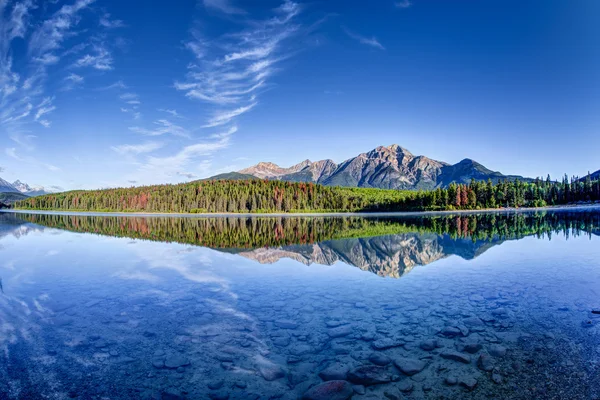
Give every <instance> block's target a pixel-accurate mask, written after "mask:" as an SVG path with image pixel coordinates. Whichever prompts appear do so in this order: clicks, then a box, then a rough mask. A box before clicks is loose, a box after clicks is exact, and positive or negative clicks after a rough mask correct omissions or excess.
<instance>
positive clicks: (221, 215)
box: [0, 203, 600, 218]
mask: <svg viewBox="0 0 600 400" xmlns="http://www.w3.org/2000/svg"><path fill="white" fill-rule="evenodd" d="M588 209H598V210H600V204H599V203H591V204H573V205H561V206H547V207H537V208H536V207H524V208H488V209H481V210H452V211H380V212H379V211H375V212H368V211H361V212H326V213H325V212H324V213H309V212H307V213H196V214H194V213H153V212H118V211H111V212H100V211H52V210H23V209H10V208H9V209H0V213H17V214H42V215H76V216H97V217H118V216H121V217H181V218H225V217H227V218H248V217H256V218H268V217H311V218H312V217H353V216H356V217H384V216H398V217H402V216H412V215H416V216H418V215H448V214H493V213H499V214H502V213H528V212H537V211H580V210H588Z"/></svg>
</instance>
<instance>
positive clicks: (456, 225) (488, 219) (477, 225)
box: [0, 210, 600, 278]
mask: <svg viewBox="0 0 600 400" xmlns="http://www.w3.org/2000/svg"><path fill="white" fill-rule="evenodd" d="M0 218H2V222H3V225H4V226H5V227H6V226H9V227H11V229H12V232H13V233H14V232H16V234H19V235H22V234H24V233H25V232H26V231H27V230H28V229H39V228H35V227H33V226H32V227H27V226H26V223H34V224H37V225H41V226H46V227H51V228H59V229H64V230H69V231H74V232H85V233H94V234H99V235H107V236H114V237H128V238H133V239H144V240H152V241H162V242H176V243H181V244H191V245H196V246H203V247H208V248H212V249H215V250H219V251H222V252H227V253H232V254H238V255H240V256H243V257H245V258H248V259H251V260H254V261H257V262H259V263H261V264H270V263H275V262H277V261H279V260H281V259H282V258H288V259H292V260H295V261H298V262H301V263H303V264H305V265H311V264H313V263H316V264H322V265H332V264H334V263H336V262H338V261H341V262H343V263H345V264H349V265H352V266H355V267H358V268H360V269H362V270H365V271H369V272H372V273H374V274H377V275H379V276H386V277H394V278H399V277H401V276H402V275H404V274H406V273H407V272H409V271H410V270H412V269H413V268H414V267H415V266H418V265H427V264H430V263H432V262H434V261H437V260H440V259H442V258H445V257H448V256H451V255H457V256H460V257H462V258H463V259H466V260H471V259H473V258H475V257H477V256H479V255H481V254H483V253H484V252H485V251H487V250H488V249H490V248H492V247H494V246H496V245H500V244H502V243H503V242H505V241H509V240H518V239H521V238H524V237H527V236H537V237H538V238H548V239H550V238H551V237H552V235H564V236H566V237H569V236H579V235H588V236H591V235H600V215H599V214H598V213H594V212H591V211H586V210H578V211H563V212H546V211H543V212H527V213H490V214H469V215H467V214H456V215H451V214H440V215H429V216H423V215H418V216H402V217H395V216H384V217H381V216H377V217H357V216H351V217H325V216H324V217H295V216H293V217H292V216H290V217H281V216H278V217H216V218H181V217H138V216H91V215H59V214H27V213H19V214H3V215H1V216H0ZM5 231H6V229H5ZM9 231H10V230H9ZM2 234H3V233H2V232H0V235H2ZM4 234H6V232H4Z"/></svg>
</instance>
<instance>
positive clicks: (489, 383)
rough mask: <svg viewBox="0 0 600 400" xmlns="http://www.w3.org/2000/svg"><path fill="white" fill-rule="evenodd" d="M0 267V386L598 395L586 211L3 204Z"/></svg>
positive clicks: (289, 395)
mask: <svg viewBox="0 0 600 400" xmlns="http://www.w3.org/2000/svg"><path fill="white" fill-rule="evenodd" d="M89 233H93V234H89ZM0 278H1V279H2V280H1V284H2V292H1V293H0V350H1V353H0V358H1V361H0V398H9V399H13V398H14V399H37V398H50V399H62V398H82V399H88V398H90V399H96V398H97V399H121V398H122V399H129V398H148V399H152V398H156V399H177V398H189V399H204V398H213V399H215V398H230V399H259V398H260V399H275V398H281V399H297V398H301V397H302V396H303V395H304V396H307V397H306V398H332V399H338V398H339V399H344V398H349V396H353V397H352V398H354V399H375V398H391V399H394V398H414V399H421V398H431V399H454V398H456V399H462V398H473V399H486V398H492V399H512V398H514V399H596V398H598V396H600V370H599V362H600V340H599V333H600V315H598V314H594V313H592V311H593V310H599V309H600V214H599V213H597V212H594V211H586V212H570V213H560V212H556V213H543V214H518V215H514V214H508V215H505V214H496V215H493V216H482V215H480V216H467V215H461V216H451V217H442V216H437V217H431V218H430V217H410V218H408V217H401V218H393V217H378V218H373V219H364V218H358V217H356V218H345V219H344V218H288V219H285V218H268V219H251V218H242V219H235V218H221V219H191V218H185V219H182V218H142V217H92V216H44V215H30V214H9V213H0ZM332 379H335V380H345V381H347V382H349V383H340V382H333V383H331V381H330V380H332ZM326 381H329V382H330V383H329V384H327V383H324V382H326ZM317 385H321V386H317ZM327 385H328V386H327ZM351 385H353V386H351ZM315 387H317V389H320V390H325V389H330V390H334V391H335V390H337V393H336V394H335V396H337V397H335V396H332V395H330V396H329V397H317V395H318V394H319V393H318V390H317V389H315Z"/></svg>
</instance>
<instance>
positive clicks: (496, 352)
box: [490, 344, 506, 357]
mask: <svg viewBox="0 0 600 400" xmlns="http://www.w3.org/2000/svg"><path fill="white" fill-rule="evenodd" d="M490 354H491V355H493V356H494V357H504V356H505V355H506V347H504V346H500V345H499V344H494V345H492V346H490Z"/></svg>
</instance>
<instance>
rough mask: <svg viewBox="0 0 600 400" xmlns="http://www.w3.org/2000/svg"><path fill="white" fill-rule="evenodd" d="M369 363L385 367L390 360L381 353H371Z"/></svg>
mask: <svg viewBox="0 0 600 400" xmlns="http://www.w3.org/2000/svg"><path fill="white" fill-rule="evenodd" d="M369 361H370V362H372V363H373V364H375V365H379V366H382V367H383V366H385V365H388V364H389V363H391V362H392V359H391V358H389V357H388V356H386V355H385V354H383V353H371V355H370V356H369Z"/></svg>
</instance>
